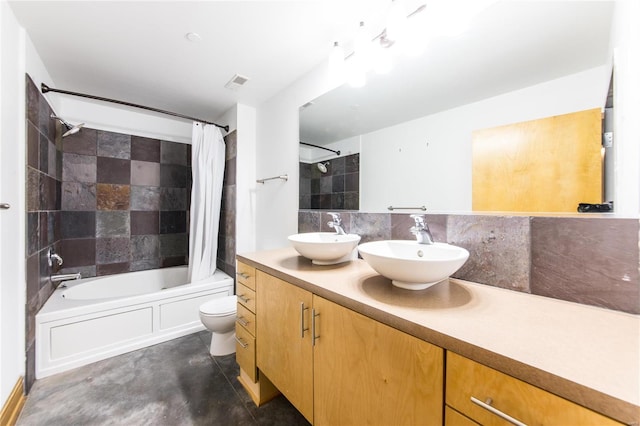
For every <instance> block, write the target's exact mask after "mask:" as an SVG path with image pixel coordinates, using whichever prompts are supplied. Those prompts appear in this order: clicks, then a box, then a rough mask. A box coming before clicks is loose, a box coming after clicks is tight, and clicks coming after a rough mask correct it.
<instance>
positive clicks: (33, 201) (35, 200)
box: [27, 167, 40, 212]
mask: <svg viewBox="0 0 640 426" xmlns="http://www.w3.org/2000/svg"><path fill="white" fill-rule="evenodd" d="M36 210H40V172H39V171H38V170H36V169H34V168H33V167H27V211H30V212H32V211H36Z"/></svg>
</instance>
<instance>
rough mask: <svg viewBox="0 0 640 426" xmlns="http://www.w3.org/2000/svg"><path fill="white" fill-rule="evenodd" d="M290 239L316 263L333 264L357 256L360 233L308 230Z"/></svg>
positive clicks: (294, 246)
mask: <svg viewBox="0 0 640 426" xmlns="http://www.w3.org/2000/svg"><path fill="white" fill-rule="evenodd" d="M289 241H290V242H291V245H293V248H295V249H296V251H297V252H298V253H300V254H301V255H302V256H303V257H306V258H307V259H311V261H312V263H314V264H316V265H333V264H336V263H341V262H346V261H348V260H351V259H352V258H356V257H357V256H356V252H355V250H354V249H355V248H356V246H357V245H358V243H359V242H360V235H356V234H344V235H339V234H336V233H335V232H307V233H303V234H294V235H290V236H289Z"/></svg>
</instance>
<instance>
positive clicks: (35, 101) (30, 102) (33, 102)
mask: <svg viewBox="0 0 640 426" xmlns="http://www.w3.org/2000/svg"><path fill="white" fill-rule="evenodd" d="M25 80H26V89H27V108H26V115H27V120H29V122H31V123H32V124H34V125H35V126H38V121H39V118H38V113H39V111H40V97H41V96H42V95H40V91H39V90H38V87H37V86H36V85H35V83H34V82H33V80H31V77H29V75H26V77H25ZM43 102H44V101H43Z"/></svg>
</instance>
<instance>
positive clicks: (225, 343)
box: [200, 296, 238, 356]
mask: <svg viewBox="0 0 640 426" xmlns="http://www.w3.org/2000/svg"><path fill="white" fill-rule="evenodd" d="M237 303H238V300H237V297H236V296H225V297H218V298H216V299H212V300H209V301H208V302H205V303H203V304H202V305H200V321H202V324H203V325H204V326H205V327H206V328H207V330H209V331H210V332H211V347H210V349H209V353H210V354H211V355H213V356H222V355H229V354H232V353H234V352H235V351H236V332H235V323H236V305H237Z"/></svg>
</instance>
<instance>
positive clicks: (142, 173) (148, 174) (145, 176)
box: [131, 160, 160, 186]
mask: <svg viewBox="0 0 640 426" xmlns="http://www.w3.org/2000/svg"><path fill="white" fill-rule="evenodd" d="M131 185H141V186H160V164H159V163H152V162H150V161H137V160H132V161H131Z"/></svg>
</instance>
